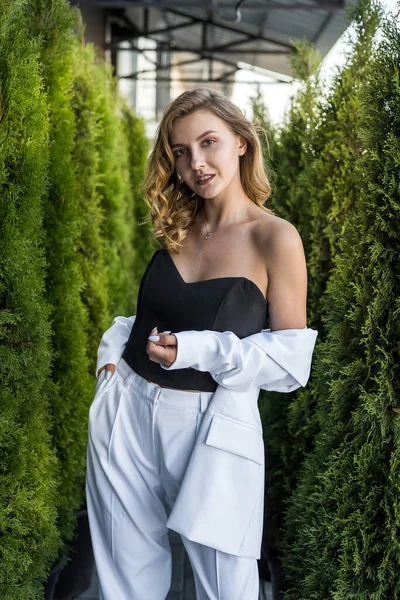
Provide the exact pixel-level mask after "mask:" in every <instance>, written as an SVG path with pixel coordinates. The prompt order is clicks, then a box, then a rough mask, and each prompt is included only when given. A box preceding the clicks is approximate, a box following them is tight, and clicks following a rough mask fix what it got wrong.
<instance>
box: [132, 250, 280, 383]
mask: <svg viewBox="0 0 400 600" xmlns="http://www.w3.org/2000/svg"><path fill="white" fill-rule="evenodd" d="M267 318H268V302H267V301H266V300H265V298H264V295H263V293H262V292H261V290H260V288H259V287H258V286H257V285H256V284H255V283H254V281H251V280H250V279H247V278H246V277H217V278H214V279H204V280H202V281H194V282H191V283H186V282H185V281H184V280H183V279H182V277H181V275H180V273H179V271H178V269H177V268H176V265H175V262H174V261H173V259H172V257H171V256H170V254H169V252H168V251H167V250H166V249H163V248H162V249H160V250H156V252H155V253H154V254H153V256H152V258H151V260H150V262H149V264H148V265H147V268H146V271H145V272H144V275H143V277H142V280H141V283H140V287H139V294H138V302H137V311H136V319H135V322H134V324H133V327H132V331H131V334H130V336H129V339H128V342H127V344H126V347H125V350H124V353H123V354H122V358H123V359H124V360H125V361H126V362H127V363H128V364H129V366H130V367H131V368H132V369H133V370H134V371H135V372H136V373H138V375H141V376H142V377H144V378H145V379H148V380H149V381H153V382H155V383H157V384H158V385H161V386H166V387H172V388H178V389H184V390H202V391H205V392H214V391H215V390H216V388H217V387H218V384H217V382H216V381H214V379H213V378H212V377H211V375H210V373H209V372H208V371H198V370H196V369H191V368H188V369H175V370H172V371H166V370H165V369H162V368H161V367H160V365H159V364H158V363H155V362H153V361H151V360H150V359H149V356H148V354H147V352H146V345H147V338H148V336H149V335H151V330H152V329H153V327H155V326H157V328H158V332H159V333H162V332H163V331H171V332H172V333H178V332H179V331H190V330H197V331H203V330H204V329H209V330H213V331H219V332H223V331H232V332H233V333H235V334H236V335H237V336H238V338H240V339H242V338H244V337H247V336H249V335H252V334H253V333H258V332H259V331H261V329H264V328H266V326H267Z"/></svg>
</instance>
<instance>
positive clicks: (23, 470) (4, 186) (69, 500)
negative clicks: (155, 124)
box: [0, 0, 148, 600]
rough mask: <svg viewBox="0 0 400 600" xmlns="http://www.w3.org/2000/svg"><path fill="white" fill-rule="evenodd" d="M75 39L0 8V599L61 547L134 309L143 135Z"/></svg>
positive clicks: (25, 1)
mask: <svg viewBox="0 0 400 600" xmlns="http://www.w3.org/2000/svg"><path fill="white" fill-rule="evenodd" d="M82 35H83V25H82V19H81V17H80V13H79V11H78V10H77V9H76V8H71V6H70V5H69V4H68V3H67V2H66V1H64V0H13V1H12V2H11V3H10V4H9V6H5V4H4V3H3V4H2V5H1V6H0V61H1V64H0V76H1V80H0V86H1V87H0V109H1V110H0V116H1V119H0V138H1V145H0V157H1V160H0V173H1V175H0V176H1V192H0V207H1V219H0V231H1V233H0V248H1V250H0V306H1V312H0V357H1V361H0V373H1V389H0V398H1V404H0V406H1V418H0V448H1V450H0V453H1V463H0V464H1V484H2V485H1V488H0V489H1V491H0V527H1V530H0V531H1V534H2V535H1V542H0V556H1V561H0V597H1V598H2V599H3V598H4V599H5V600H27V599H28V598H29V600H36V599H41V598H43V580H45V579H46V577H47V575H48V573H49V571H50V569H51V568H52V566H53V565H54V564H55V562H57V561H58V560H59V558H60V557H61V556H62V555H65V554H66V553H67V552H68V548H69V543H70V541H71V539H72V537H73V535H74V527H75V524H76V512H77V510H78V509H79V508H80V506H81V505H82V503H83V501H84V477H85V466H86V465H85V459H86V442H87V415H88V409H89V405H90V402H91V400H92V398H93V393H94V387H95V377H94V366H95V361H96V351H97V346H98V343H99V341H100V337H101V335H102V333H103V331H104V330H105V329H106V328H107V327H109V325H110V323H111V320H112V318H113V317H114V316H115V315H116V314H126V315H130V314H134V311H135V307H136V297H135V290H137V280H136V277H137V272H138V271H137V268H138V267H137V263H139V260H138V255H137V254H136V252H135V247H134V240H135V232H136V220H135V219H136V212H137V211H138V210H139V208H138V207H139V206H140V204H141V195H140V190H139V189H138V185H137V184H138V181H137V179H138V177H140V173H141V172H143V169H144V165H145V162H146V157H147V148H148V147H147V140H146V137H145V134H144V126H143V123H142V121H141V120H140V119H138V118H137V117H135V116H134V115H133V114H132V111H131V110H130V109H129V108H128V107H127V106H126V102H125V101H124V100H123V99H122V98H121V97H120V96H119V94H118V92H117V86H116V82H115V80H114V79H113V78H112V74H111V69H110V67H108V66H106V65H105V64H104V63H103V62H102V61H101V60H100V59H98V58H96V55H95V51H94V48H93V47H92V46H91V45H87V46H85V45H84V44H83V43H82ZM128 123H129V124H130V125H129V126H128V125H127V124H128ZM136 240H137V241H140V236H139V235H136ZM132 290H133V293H132Z"/></svg>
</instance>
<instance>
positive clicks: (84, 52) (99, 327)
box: [71, 15, 112, 373]
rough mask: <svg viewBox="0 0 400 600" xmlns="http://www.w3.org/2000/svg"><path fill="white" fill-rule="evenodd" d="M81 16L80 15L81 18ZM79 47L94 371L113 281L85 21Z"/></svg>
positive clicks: (76, 88)
mask: <svg viewBox="0 0 400 600" xmlns="http://www.w3.org/2000/svg"><path fill="white" fill-rule="evenodd" d="M78 16H79V15H78ZM76 27H77V29H78V31H79V38H80V39H81V43H80V44H78V43H77V44H75V46H74V53H75V56H74V65H75V67H74V79H73V88H72V89H73V94H72V98H71V106H72V110H73V112H74V116H75V138H74V146H73V150H72V158H73V161H74V163H75V164H76V167H77V168H76V181H75V185H76V190H77V200H78V202H79V215H80V219H81V231H80V241H79V244H78V254H79V258H80V261H81V269H82V274H83V280H84V282H85V285H84V287H82V289H81V298H82V301H83V303H84V305H85V307H86V309H87V313H88V320H87V323H86V325H87V354H88V357H89V370H90V372H91V373H94V371H95V367H96V359H97V348H98V345H99V341H100V338H101V336H102V334H103V332H104V331H105V330H106V329H107V328H108V327H109V326H110V323H111V321H112V316H111V314H110V310H109V294H110V292H111V293H112V289H111V290H110V286H109V282H108V280H107V273H106V268H105V257H104V255H105V248H104V246H105V245H104V239H103V235H102V230H103V227H104V221H105V220H106V217H107V213H106V211H105V209H104V208H103V206H102V202H101V201H102V196H101V193H100V182H101V174H100V153H101V137H102V133H101V122H100V107H99V101H98V97H99V94H101V90H99V78H98V77H97V76H96V69H97V65H96V55H95V48H94V46H93V45H92V44H87V45H86V46H85V45H84V43H83V39H82V36H83V23H82V21H81V18H80V16H79V19H78V20H77V22H76Z"/></svg>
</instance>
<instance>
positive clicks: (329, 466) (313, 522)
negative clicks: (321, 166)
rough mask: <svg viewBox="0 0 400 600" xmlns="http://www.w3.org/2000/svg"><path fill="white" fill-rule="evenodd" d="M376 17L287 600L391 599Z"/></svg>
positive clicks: (399, 147)
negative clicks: (353, 191) (354, 181)
mask: <svg viewBox="0 0 400 600" xmlns="http://www.w3.org/2000/svg"><path fill="white" fill-rule="evenodd" d="M383 25H384V27H383V30H384V37H383V40H382V41H381V43H380V45H379V47H378V48H377V49H374V51H373V52H372V53H371V55H370V58H369V61H368V64H367V66H366V68H365V77H364V82H363V85H362V90H361V94H360V98H361V103H360V105H359V119H358V127H357V129H358V134H359V135H358V139H359V144H360V146H361V148H362V152H361V153H360V156H359V159H358V160H357V161H356V164H355V174H354V176H355V177H356V178H358V180H359V181H360V189H359V191H358V194H357V197H356V198H355V201H354V205H353V207H352V210H351V211H349V214H348V217H347V218H346V219H345V222H344V225H343V228H342V234H341V236H340V239H339V241H338V251H337V253H336V255H335V260H334V267H333V271H332V276H331V278H330V280H329V283H328V286H327V292H326V300H325V304H326V314H325V318H324V326H325V329H326V339H325V341H324V343H323V344H322V345H321V348H320V360H319V365H320V367H319V369H318V370H317V372H316V378H315V389H316V395H317V397H318V403H317V405H316V411H315V412H316V418H317V420H318V423H319V426H320V432H319V433H318V435H317V436H316V440H315V449H314V451H313V452H312V453H311V454H310V455H309V456H308V457H307V458H306V460H305V463H304V465H303V469H302V473H301V477H300V482H299V485H298V487H297V489H296V491H295V493H294V494H293V496H292V498H291V503H290V507H289V510H288V512H287V517H286V528H287V533H286V539H285V546H284V548H285V565H286V570H287V573H288V575H289V576H290V580H291V582H292V584H293V585H294V587H293V590H292V592H290V593H288V594H287V595H286V598H287V599H290V600H291V599H293V600H294V599H298V598H318V599H320V598H321V599H322V598H334V599H335V600H339V599H340V600H342V599H347V598H349V599H350V598H359V599H360V600H370V599H371V598H376V599H384V598H385V599H386V598H391V599H392V598H393V599H396V598H399V597H400V580H399V577H398V572H399V566H400V559H399V556H400V554H399V550H400V542H399V540H400V536H399V533H400V516H399V515H400V512H399V506H400V502H399V498H400V469H399V467H400V464H399V463H400V445H399V441H400V422H399V416H398V414H397V413H395V412H393V411H392V410H391V406H394V407H398V406H399V404H400V402H399V398H400V394H399V392H400V385H399V380H400V378H399V375H400V368H399V365H400V361H399V341H400V327H399V322H400V321H399V310H400V303H399V297H400V261H399V248H400V243H399V242H400V239H399V238H400V234H399V232H400V189H399V177H398V175H399V156H400V84H399V81H400V65H399V53H400V28H399V27H398V25H396V24H395V22H394V21H391V20H388V21H386V22H384V24H383ZM300 553H301V556H302V560H301V561H299V554H300Z"/></svg>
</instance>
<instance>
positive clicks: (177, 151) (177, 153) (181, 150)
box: [174, 148, 185, 156]
mask: <svg viewBox="0 0 400 600" xmlns="http://www.w3.org/2000/svg"><path fill="white" fill-rule="evenodd" d="M184 150H185V148H179V150H175V152H174V154H175V156H182V154H179V152H184Z"/></svg>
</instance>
